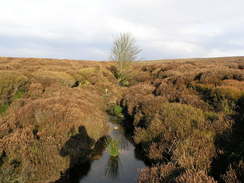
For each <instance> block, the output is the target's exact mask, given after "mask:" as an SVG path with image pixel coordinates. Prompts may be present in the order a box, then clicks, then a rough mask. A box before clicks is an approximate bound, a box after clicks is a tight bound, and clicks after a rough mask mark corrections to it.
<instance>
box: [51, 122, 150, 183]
mask: <svg viewBox="0 0 244 183" xmlns="http://www.w3.org/2000/svg"><path fill="white" fill-rule="evenodd" d="M112 121H113V120H111V121H110V122H109V127H110V129H109V133H108V137H106V138H104V139H103V140H100V141H98V142H97V144H96V146H97V147H96V148H95V150H94V151H95V152H94V153H93V155H92V158H91V159H90V160H89V161H87V162H85V163H82V164H80V165H79V166H78V167H76V168H72V169H70V170H69V176H68V180H66V179H63V180H62V179H60V180H59V181H56V182H55V183H63V182H69V183H134V182H136V180H137V176H138V171H139V170H140V169H141V168H144V167H146V165H145V163H144V161H143V158H141V157H142V156H141V155H140V153H139V152H137V151H136V148H135V146H134V145H133V142H132V140H130V138H129V137H127V136H126V133H125V131H124V128H123V127H122V126H121V125H120V124H119V123H118V122H112ZM108 138H110V139H111V138H112V139H113V140H116V141H118V142H119V146H118V147H119V155H118V156H116V157H113V156H110V155H109V153H108V152H107V149H106V146H107V145H106V139H108ZM66 178H67V177H66Z"/></svg>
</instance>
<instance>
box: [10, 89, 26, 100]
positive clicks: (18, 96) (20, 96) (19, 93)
mask: <svg viewBox="0 0 244 183" xmlns="http://www.w3.org/2000/svg"><path fill="white" fill-rule="evenodd" d="M24 94H25V91H24V90H18V91H17V92H16V93H15V94H14V96H13V98H12V99H13V100H17V99H20V98H22V97H23V96H24Z"/></svg>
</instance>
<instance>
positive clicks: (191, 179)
mask: <svg viewBox="0 0 244 183" xmlns="http://www.w3.org/2000/svg"><path fill="white" fill-rule="evenodd" d="M176 183H217V182H216V181H215V180H214V178H212V177H210V176H208V175H207V174H206V173H205V172H204V171H194V170H186V172H185V173H183V174H182V175H180V176H179V177H177V178H176Z"/></svg>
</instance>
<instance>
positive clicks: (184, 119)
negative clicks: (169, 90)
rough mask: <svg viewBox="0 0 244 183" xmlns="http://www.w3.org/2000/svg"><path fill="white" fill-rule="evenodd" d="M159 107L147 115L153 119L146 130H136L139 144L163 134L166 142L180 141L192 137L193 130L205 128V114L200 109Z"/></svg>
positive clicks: (172, 106)
mask: <svg viewBox="0 0 244 183" xmlns="http://www.w3.org/2000/svg"><path fill="white" fill-rule="evenodd" d="M145 107H146V108H150V107H151V106H150V105H148V106H145ZM158 107H159V108H158V109H157V110H156V111H153V113H145V115H149V116H148V117H149V119H150V118H152V119H151V120H149V121H148V124H146V128H145V129H144V130H143V129H141V130H140V129H139V130H136V132H135V136H134V139H135V141H136V142H137V143H140V142H143V141H150V140H152V139H153V138H154V137H157V136H158V135H160V134H161V133H162V134H163V136H164V138H165V140H166V141H172V140H173V139H178V140H180V139H184V138H185V137H187V136H188V135H190V134H191V133H192V131H193V129H198V128H203V127H204V126H205V122H204V121H205V117H204V113H203V112H202V111H201V110H200V109H196V108H194V107H191V106H189V105H185V104H177V103H161V104H160V106H158ZM144 112H147V111H145V110H144ZM148 112H150V111H148ZM142 134H144V135H142ZM142 136H143V138H142ZM144 137H147V138H144ZM148 137H149V138H148Z"/></svg>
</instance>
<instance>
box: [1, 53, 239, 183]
mask: <svg viewBox="0 0 244 183" xmlns="http://www.w3.org/2000/svg"><path fill="white" fill-rule="evenodd" d="M243 62H244V58H243V57H229V58H209V59H181V60H162V61H145V62H135V63H134V64H133V65H132V68H131V71H130V72H129V73H131V74H129V76H128V82H129V86H128V87H121V86H119V85H118V82H117V80H116V78H115V76H114V64H113V63H111V62H95V61H72V60H55V59H37V58H4V57H2V58H0V183H6V182H23V183H32V182H33V183H45V182H46V183H50V182H52V181H55V180H57V179H59V178H60V173H64V172H65V171H66V170H67V169H69V168H72V167H73V166H74V165H75V163H76V162H79V161H85V160H86V158H88V157H89V158H92V159H94V158H96V157H97V156H99V154H96V153H95V152H94V148H95V145H96V143H97V141H98V140H99V139H100V138H102V137H103V136H105V135H106V134H107V130H108V124H107V120H108V116H107V113H106V111H107V110H108V106H111V105H114V104H117V105H118V104H119V105H121V107H123V112H124V116H125V117H126V120H125V122H124V126H125V128H128V129H130V130H132V135H133V139H134V142H135V144H136V147H139V148H140V149H142V153H143V156H145V159H146V160H147V161H149V162H150V163H151V167H147V168H144V169H142V170H140V172H139V176H138V182H140V183H159V182H169V183H170V182H172V183H205V182H206V183H208V182H209V183H214V182H226V183H234V182H235V183H236V182H243V180H244V179H243V177H244V172H243V163H242V161H241V160H242V159H243V156H244V151H243V149H244V148H243V144H244V138H243V133H244V125H243V120H244V115H243V114H244V64H243ZM93 156H94V157H93ZM135 176H136V175H135Z"/></svg>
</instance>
